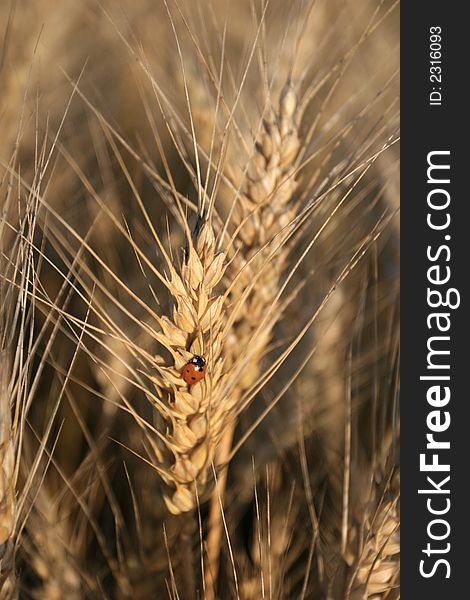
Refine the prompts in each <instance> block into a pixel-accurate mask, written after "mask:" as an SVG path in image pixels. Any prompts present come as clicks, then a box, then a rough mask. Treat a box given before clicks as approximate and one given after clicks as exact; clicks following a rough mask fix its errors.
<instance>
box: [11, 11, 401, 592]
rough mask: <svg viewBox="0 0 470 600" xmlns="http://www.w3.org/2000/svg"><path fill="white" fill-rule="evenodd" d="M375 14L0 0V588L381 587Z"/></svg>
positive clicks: (386, 357)
mask: <svg viewBox="0 0 470 600" xmlns="http://www.w3.org/2000/svg"><path fill="white" fill-rule="evenodd" d="M398 12H399V7H398V4H397V2H394V1H393V0H383V1H377V2H373V1H372V0H360V1H359V2H346V1H344V0H293V2H285V1H282V0H237V1H236V2H235V1H234V2H230V1H229V0H207V1H205V0H80V1H76V0H2V2H1V3H0V32H1V34H0V35H1V44H0V92H1V93H0V209H1V210H0V361H1V362H0V454H1V465H0V598H1V599H2V600H3V599H23V598H24V599H29V598H32V599H44V600H56V599H57V600H59V599H60V600H62V599H63V600H79V599H101V598H103V599H110V600H111V599H117V600H121V599H122V600H124V599H136V600H139V599H156V600H159V599H165V598H168V599H170V600H232V599H233V600H235V599H236V600H264V599H265V600H307V599H311V600H343V599H344V600H396V599H397V598H399V474H398V450H399V448H398V434H399V415H398V405H397V397H398V391H399V389H398V381H399V379H398V367H397V365H398V357H399V353H398V333H397V332H398V319H399V314H398V238H399V229H398V217H397V212H398V139H399V138H398V125H399V121H398V109H399V104H398V93H399V90H398V77H397V64H398V16H399V15H398Z"/></svg>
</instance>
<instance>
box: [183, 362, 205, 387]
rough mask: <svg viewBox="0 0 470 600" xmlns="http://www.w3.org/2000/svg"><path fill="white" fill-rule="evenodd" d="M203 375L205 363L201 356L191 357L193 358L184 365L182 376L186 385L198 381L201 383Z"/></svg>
mask: <svg viewBox="0 0 470 600" xmlns="http://www.w3.org/2000/svg"><path fill="white" fill-rule="evenodd" d="M205 374H206V361H205V360H204V359H203V358H202V356H193V358H192V359H191V360H190V361H189V362H187V363H186V365H185V367H184V369H183V373H182V376H183V379H184V381H185V382H186V383H187V384H188V385H194V384H195V383H197V382H198V381H201V379H203V378H204V375H205Z"/></svg>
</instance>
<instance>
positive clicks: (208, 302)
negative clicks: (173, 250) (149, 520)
mask: <svg viewBox="0 0 470 600" xmlns="http://www.w3.org/2000/svg"><path fill="white" fill-rule="evenodd" d="M225 260H226V256H225V254H224V253H223V252H219V253H215V237H214V232H213V229H212V225H211V223H210V221H209V220H205V221H200V224H199V225H198V226H197V228H196V231H195V232H194V235H193V236H191V237H190V238H189V239H188V248H187V250H186V256H185V259H184V264H183V266H182V268H181V272H180V273H177V272H176V270H175V269H174V268H173V267H170V270H171V273H170V275H169V276H168V288H169V290H170V292H171V294H172V297H173V309H172V316H171V318H169V317H167V316H163V317H162V318H161V327H162V331H161V332H160V333H158V334H157V335H156V337H157V339H158V341H159V342H160V343H161V344H162V345H163V346H164V347H165V348H166V349H167V350H168V352H169V354H170V356H171V359H170V365H169V366H162V360H161V359H158V360H157V363H156V367H157V370H158V374H157V375H156V376H154V377H153V378H152V379H153V382H154V383H155V385H156V389H157V393H158V395H159V396H160V398H161V399H162V402H161V403H160V404H158V406H157V409H158V410H159V412H160V414H161V415H162V417H163V419H164V421H165V427H166V431H165V433H164V439H163V441H162V443H161V444H156V443H154V442H152V441H151V443H152V446H153V449H154V451H155V454H156V458H157V462H158V469H159V472H160V474H161V475H162V478H163V480H164V482H165V484H166V489H165V492H164V500H165V503H166V505H167V507H168V509H169V510H170V512H172V513H174V514H178V513H182V512H187V511H189V510H191V509H192V508H194V506H196V501H197V494H198V493H199V494H201V493H203V491H204V489H205V485H206V482H207V474H208V470H209V466H210V465H211V462H212V460H213V457H214V452H215V448H216V446H217V443H218V441H219V439H220V435H221V433H222V430H223V427H224V423H225V420H226V418H227V413H229V412H230V406H229V405H228V404H226V403H224V397H223V395H222V394H221V391H222V388H223V384H224V379H225V377H224V375H223V360H222V357H221V347H222V343H221V334H222V326H223V310H222V309H223V302H224V296H223V295H221V294H219V293H217V292H216V291H215V288H216V286H217V284H218V283H219V282H220V280H221V279H222V277H223V274H224V270H225V266H226V264H225ZM194 356H201V357H204V360H205V361H206V363H207V372H206V375H205V377H204V379H202V381H200V382H198V383H196V384H195V385H190V386H188V384H187V383H186V382H185V381H184V379H183V377H182V371H183V369H184V367H185V365H186V363H187V362H188V361H189V360H191V359H192V358H193V357H194ZM158 363H160V364H158ZM196 488H198V490H197V489H196Z"/></svg>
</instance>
